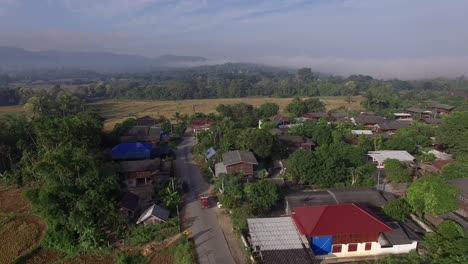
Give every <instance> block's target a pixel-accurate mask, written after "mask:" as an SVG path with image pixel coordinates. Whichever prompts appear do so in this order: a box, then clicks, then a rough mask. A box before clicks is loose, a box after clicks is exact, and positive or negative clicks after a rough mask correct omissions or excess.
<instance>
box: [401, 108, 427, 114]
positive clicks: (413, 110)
mask: <svg viewBox="0 0 468 264" xmlns="http://www.w3.org/2000/svg"><path fill="white" fill-rule="evenodd" d="M405 110H406V111H407V112H412V113H420V114H421V113H424V110H423V109H421V108H416V107H410V108H406V109H405Z"/></svg>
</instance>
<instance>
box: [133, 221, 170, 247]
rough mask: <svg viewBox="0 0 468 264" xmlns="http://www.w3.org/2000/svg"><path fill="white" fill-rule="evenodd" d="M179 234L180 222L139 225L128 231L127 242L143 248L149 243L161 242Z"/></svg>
mask: <svg viewBox="0 0 468 264" xmlns="http://www.w3.org/2000/svg"><path fill="white" fill-rule="evenodd" d="M178 233H179V222H178V221H177V220H176V219H172V220H170V221H168V222H167V223H162V224H152V225H137V226H134V227H132V228H130V230H129V231H128V233H127V235H126V238H125V239H126V242H127V243H128V245H130V246H141V245H143V244H146V243H148V242H153V241H154V242H160V241H163V240H164V239H166V238H169V237H171V236H174V235H176V234H178Z"/></svg>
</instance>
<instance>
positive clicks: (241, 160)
mask: <svg viewBox="0 0 468 264" xmlns="http://www.w3.org/2000/svg"><path fill="white" fill-rule="evenodd" d="M222 157H223V161H222V162H219V163H216V164H215V174H216V175H217V176H219V175H221V174H223V173H242V174H243V175H244V176H253V174H254V173H253V172H254V170H253V167H254V165H258V161H257V159H256V158H255V156H254V154H253V153H252V152H249V151H241V150H234V151H228V152H226V153H224V154H223V156H222Z"/></svg>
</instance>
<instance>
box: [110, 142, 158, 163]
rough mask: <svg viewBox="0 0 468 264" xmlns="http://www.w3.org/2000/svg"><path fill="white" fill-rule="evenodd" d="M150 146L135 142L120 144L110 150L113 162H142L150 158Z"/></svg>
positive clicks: (151, 147)
mask: <svg viewBox="0 0 468 264" xmlns="http://www.w3.org/2000/svg"><path fill="white" fill-rule="evenodd" d="M152 149H153V146H152V145H151V144H146V143H141V142H135V143H121V144H119V145H117V146H115V147H113V148H112V153H111V154H112V159H113V160H143V159H149V158H150V157H151V151H152Z"/></svg>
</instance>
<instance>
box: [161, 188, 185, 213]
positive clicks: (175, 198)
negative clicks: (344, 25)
mask: <svg viewBox="0 0 468 264" xmlns="http://www.w3.org/2000/svg"><path fill="white" fill-rule="evenodd" d="M163 201H164V206H166V207H167V208H169V209H175V208H176V207H177V205H179V204H180V202H181V198H180V194H179V193H178V192H177V191H176V190H172V189H171V188H170V187H166V189H164V192H163Z"/></svg>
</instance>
